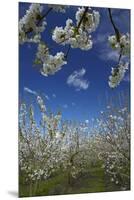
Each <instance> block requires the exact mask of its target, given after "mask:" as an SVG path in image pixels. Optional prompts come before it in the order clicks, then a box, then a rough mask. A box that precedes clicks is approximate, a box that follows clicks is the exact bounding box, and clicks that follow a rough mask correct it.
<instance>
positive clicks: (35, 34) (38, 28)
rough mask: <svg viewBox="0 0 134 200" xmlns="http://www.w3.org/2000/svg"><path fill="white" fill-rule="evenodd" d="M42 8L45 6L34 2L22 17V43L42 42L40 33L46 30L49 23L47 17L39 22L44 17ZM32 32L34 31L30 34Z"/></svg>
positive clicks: (20, 38)
mask: <svg viewBox="0 0 134 200" xmlns="http://www.w3.org/2000/svg"><path fill="white" fill-rule="evenodd" d="M42 10H43V6H41V5H40V4H38V3H33V4H31V5H30V7H29V9H28V10H27V11H26V14H25V15H24V17H22V18H21V19H20V21H19V42H20V43H21V44H23V43H24V42H35V43H38V42H40V39H41V35H40V33H41V32H43V31H44V30H45V27H46V24H47V23H46V21H45V19H42V20H41V23H39V24H38V22H39V20H40V19H41V17H42ZM30 32H32V35H30V36H28V34H29V33H30Z"/></svg>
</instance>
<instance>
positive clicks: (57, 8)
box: [48, 4, 69, 13]
mask: <svg viewBox="0 0 134 200" xmlns="http://www.w3.org/2000/svg"><path fill="white" fill-rule="evenodd" d="M48 7H50V8H52V9H53V10H54V11H56V12H61V13H65V12H66V8H68V7H69V6H64V5H53V4H48Z"/></svg>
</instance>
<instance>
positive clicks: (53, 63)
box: [36, 43, 67, 76]
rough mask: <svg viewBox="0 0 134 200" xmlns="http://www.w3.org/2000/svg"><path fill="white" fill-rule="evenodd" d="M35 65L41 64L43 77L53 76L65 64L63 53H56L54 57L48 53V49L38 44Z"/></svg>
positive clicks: (42, 44)
mask: <svg viewBox="0 0 134 200" xmlns="http://www.w3.org/2000/svg"><path fill="white" fill-rule="evenodd" d="M36 57H37V63H38V62H39V64H42V65H43V66H42V69H41V74H42V75H44V76H48V75H52V74H55V72H57V71H59V70H60V69H61V67H62V66H63V65H65V64H67V62H66V61H65V55H64V53H63V52H57V53H56V55H54V56H53V55H51V54H50V53H49V49H48V47H47V46H46V45H45V44H44V43H39V45H38V49H37V54H36Z"/></svg>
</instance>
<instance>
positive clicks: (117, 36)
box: [108, 8, 120, 42]
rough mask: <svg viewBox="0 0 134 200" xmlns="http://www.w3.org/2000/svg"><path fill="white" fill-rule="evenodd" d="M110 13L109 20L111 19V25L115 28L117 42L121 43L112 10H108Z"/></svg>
mask: <svg viewBox="0 0 134 200" xmlns="http://www.w3.org/2000/svg"><path fill="white" fill-rule="evenodd" d="M108 13H109V18H110V21H111V24H112V26H113V28H114V31H115V35H116V38H117V41H118V42H120V32H119V30H118V28H117V27H116V25H115V23H114V21H113V17H112V13H111V8H108Z"/></svg>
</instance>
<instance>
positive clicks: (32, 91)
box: [24, 87, 37, 96]
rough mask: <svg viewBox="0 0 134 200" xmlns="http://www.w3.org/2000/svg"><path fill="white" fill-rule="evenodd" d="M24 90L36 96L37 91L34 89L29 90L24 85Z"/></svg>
mask: <svg viewBox="0 0 134 200" xmlns="http://www.w3.org/2000/svg"><path fill="white" fill-rule="evenodd" d="M24 91H25V92H27V93H29V94H33V95H35V96H37V92H36V91H34V90H31V89H30V88H28V87H24Z"/></svg>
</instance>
